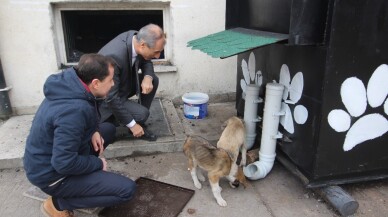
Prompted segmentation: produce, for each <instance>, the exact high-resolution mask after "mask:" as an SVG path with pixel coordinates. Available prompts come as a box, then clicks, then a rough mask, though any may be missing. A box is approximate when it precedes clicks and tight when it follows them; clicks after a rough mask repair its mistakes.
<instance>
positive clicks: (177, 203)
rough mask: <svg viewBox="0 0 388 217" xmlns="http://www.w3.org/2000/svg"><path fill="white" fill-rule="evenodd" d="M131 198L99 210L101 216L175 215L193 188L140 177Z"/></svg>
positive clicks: (189, 197) (147, 216)
mask: <svg viewBox="0 0 388 217" xmlns="http://www.w3.org/2000/svg"><path fill="white" fill-rule="evenodd" d="M136 183H137V190H136V193H135V196H134V197H133V198H132V200H130V201H128V202H126V203H123V204H120V205H117V206H112V207H107V208H104V209H103V210H101V212H100V213H99V216H101V217H126V216H127V217H130V216H131V217H135V216H136V217H175V216H178V214H179V213H180V212H181V211H182V209H183V208H184V207H185V205H186V204H187V202H189V200H190V199H191V197H192V196H193V195H194V192H195V191H194V190H191V189H187V188H182V187H179V186H174V185H170V184H167V183H163V182H159V181H155V180H152V179H148V178H144V177H140V178H139V179H137V180H136Z"/></svg>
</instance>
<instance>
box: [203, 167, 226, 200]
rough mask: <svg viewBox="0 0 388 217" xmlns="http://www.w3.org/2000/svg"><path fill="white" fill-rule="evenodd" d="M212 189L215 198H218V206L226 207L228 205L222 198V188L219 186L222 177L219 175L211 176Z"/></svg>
mask: <svg viewBox="0 0 388 217" xmlns="http://www.w3.org/2000/svg"><path fill="white" fill-rule="evenodd" d="M208 177H209V182H210V187H211V188H212V192H213V196H214V198H216V200H217V203H218V205H220V206H226V205H227V203H226V201H225V200H224V198H222V196H221V191H222V188H221V187H220V185H219V181H220V177H219V176H218V175H212V174H209V175H208Z"/></svg>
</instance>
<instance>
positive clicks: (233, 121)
mask: <svg viewBox="0 0 388 217" xmlns="http://www.w3.org/2000/svg"><path fill="white" fill-rule="evenodd" d="M233 124H242V125H244V120H243V119H241V118H239V117H236V116H233V117H231V118H229V119H228V120H226V121H225V122H224V123H223V124H222V125H221V130H224V129H225V128H226V127H227V126H228V125H233Z"/></svg>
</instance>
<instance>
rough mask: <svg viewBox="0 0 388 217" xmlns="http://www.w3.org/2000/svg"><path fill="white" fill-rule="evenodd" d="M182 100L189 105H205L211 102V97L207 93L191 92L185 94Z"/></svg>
mask: <svg viewBox="0 0 388 217" xmlns="http://www.w3.org/2000/svg"><path fill="white" fill-rule="evenodd" d="M182 100H183V102H185V103H189V104H203V103H207V102H208V101H209V96H208V95H207V94H206V93H201V92H190V93H185V94H183V96H182Z"/></svg>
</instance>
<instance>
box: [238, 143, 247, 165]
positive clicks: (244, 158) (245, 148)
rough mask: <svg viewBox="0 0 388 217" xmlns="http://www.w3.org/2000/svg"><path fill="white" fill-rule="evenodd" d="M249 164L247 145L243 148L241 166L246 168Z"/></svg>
mask: <svg viewBox="0 0 388 217" xmlns="http://www.w3.org/2000/svg"><path fill="white" fill-rule="evenodd" d="M246 164H247V147H246V146H245V144H243V145H242V146H241V161H240V166H245V165H246Z"/></svg>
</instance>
